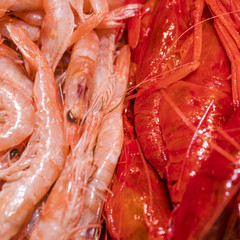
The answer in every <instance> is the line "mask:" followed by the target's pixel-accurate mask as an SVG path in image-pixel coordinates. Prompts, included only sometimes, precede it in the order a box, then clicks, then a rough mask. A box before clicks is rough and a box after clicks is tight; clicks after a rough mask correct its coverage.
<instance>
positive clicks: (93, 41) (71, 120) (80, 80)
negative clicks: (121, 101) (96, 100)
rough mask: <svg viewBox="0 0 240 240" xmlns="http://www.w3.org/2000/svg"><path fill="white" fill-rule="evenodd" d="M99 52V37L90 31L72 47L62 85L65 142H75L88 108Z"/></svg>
mask: <svg viewBox="0 0 240 240" xmlns="http://www.w3.org/2000/svg"><path fill="white" fill-rule="evenodd" d="M98 52H99V39H98V36H97V34H96V33H95V32H94V31H92V32H91V33H89V34H88V35H87V36H86V37H84V38H82V39H80V40H79V41H78V42H77V43H76V44H75V45H74V47H73V50H72V54H71V58H70V62H69V65H68V69H67V74H66V80H65V85H64V90H63V91H64V93H65V105H64V129H65V136H66V139H67V142H69V144H70V145H71V146H72V144H73V142H74V141H75V142H77V141H78V140H79V139H78V137H77V136H78V135H80V134H79V132H78V131H79V124H80V123H81V121H82V119H83V118H84V114H85V112H86V111H87V109H88V100H89V94H88V92H89V89H91V88H92V83H91V81H92V78H93V73H94V70H95V65H96V59H97V55H98Z"/></svg>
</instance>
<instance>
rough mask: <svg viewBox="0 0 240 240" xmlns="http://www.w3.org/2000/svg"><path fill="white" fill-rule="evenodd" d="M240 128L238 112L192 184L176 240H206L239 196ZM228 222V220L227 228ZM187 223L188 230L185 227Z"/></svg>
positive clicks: (177, 221) (180, 210)
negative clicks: (231, 203) (227, 207)
mask: <svg viewBox="0 0 240 240" xmlns="http://www.w3.org/2000/svg"><path fill="white" fill-rule="evenodd" d="M239 126H240V112H239V109H237V110H236V111H235V112H234V113H233V114H232V116H231V118H230V119H229V121H228V122H227V123H226V125H225V126H224V128H223V129H222V132H220V133H219V135H218V138H217V146H218V148H216V149H214V150H213V151H212V153H211V155H210V156H209V158H208V159H207V160H206V161H205V162H203V163H202V166H201V168H200V169H199V171H198V172H197V174H196V176H194V177H193V178H192V180H191V181H190V182H189V184H188V187H187V190H186V192H185V194H184V197H183V201H182V203H181V205H180V206H179V208H178V209H177V211H176V215H175V218H174V226H173V239H179V240H181V239H184V240H185V239H203V238H204V237H205V236H206V235H207V233H208V232H209V230H210V229H211V227H212V226H213V224H214V223H215V222H216V220H217V219H218V218H219V216H220V215H221V213H222V212H223V210H224V208H226V206H227V205H228V204H229V203H230V201H231V200H232V199H233V198H234V196H235V195H236V194H237V193H238V191H239V189H240V174H239V173H240V168H239V162H238V161H239V160H238V159H239V158H238V155H239V150H240V145H239V144H240V138H239V136H240V135H239V134H240V132H239V129H240V128H239ZM222 133H223V134H222ZM235 213H236V212H235ZM236 214H237V213H236ZM227 221H228V219H227V218H224V226H226V222H227ZM186 224H187V226H188V227H187V228H186V227H184V226H186ZM183 225H184V226H183ZM228 230H229V229H227V231H228ZM212 236H213V235H211V237H212ZM221 237H222V236H221Z"/></svg>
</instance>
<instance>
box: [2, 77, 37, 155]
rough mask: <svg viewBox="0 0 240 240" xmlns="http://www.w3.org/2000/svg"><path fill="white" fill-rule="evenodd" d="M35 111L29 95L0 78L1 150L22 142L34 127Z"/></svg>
mask: <svg viewBox="0 0 240 240" xmlns="http://www.w3.org/2000/svg"><path fill="white" fill-rule="evenodd" d="M34 125H35V112H34V108H33V106H32V103H31V101H30V99H29V98H28V97H25V96H24V95H23V94H22V93H21V91H20V90H19V89H16V88H14V87H13V86H11V85H10V84H9V83H7V82H6V81H3V80H2V79H1V80H0V151H3V150H6V149H8V148H10V147H13V146H16V145H18V144H20V143H21V142H22V141H23V140H24V139H26V138H27V137H28V136H29V135H30V134H31V133H32V132H33V129H34Z"/></svg>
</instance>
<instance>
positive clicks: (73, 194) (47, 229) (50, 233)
mask: <svg viewBox="0 0 240 240" xmlns="http://www.w3.org/2000/svg"><path fill="white" fill-rule="evenodd" d="M100 120H101V114H100V113H99V112H95V113H93V114H92V115H91V116H90V117H89V118H88V119H86V121H85V131H83V133H82V136H81V138H80V140H79V142H78V144H77V145H76V147H75V148H74V149H73V150H72V152H71V155H69V157H68V159H67V161H66V164H65V166H64V169H63V171H62V173H61V175H60V177H59V178H58V180H57V182H56V184H55V185H54V187H53V189H52V191H51V193H50V195H49V197H48V199H47V202H46V205H45V207H44V210H43V211H42V215H41V217H40V221H39V223H38V224H37V226H36V227H35V229H34V230H33V232H32V234H31V237H30V239H31V240H37V239H41V240H44V239H49V238H51V239H69V236H71V235H72V233H74V230H75V227H76V224H77V222H78V219H79V215H80V214H81V210H82V205H83V203H82V202H83V199H84V195H85V192H86V185H87V181H88V178H89V176H90V171H91V166H92V165H91V162H92V157H93V148H94V145H95V139H96V136H97V133H98V131H97V128H98V126H99V123H100Z"/></svg>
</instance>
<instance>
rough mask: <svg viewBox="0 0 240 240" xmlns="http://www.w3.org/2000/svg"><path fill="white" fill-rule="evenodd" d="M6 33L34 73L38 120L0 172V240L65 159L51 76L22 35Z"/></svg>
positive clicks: (22, 217)
mask: <svg viewBox="0 0 240 240" xmlns="http://www.w3.org/2000/svg"><path fill="white" fill-rule="evenodd" d="M8 30H9V32H10V36H11V38H12V39H13V41H14V42H15V43H16V45H17V46H18V48H19V49H20V51H21V52H22V53H23V55H24V56H25V57H26V58H27V60H28V61H29V62H30V64H31V65H33V67H35V68H36V69H37V73H36V78H35V82H34V91H33V95H34V99H35V104H36V108H37V113H36V114H37V117H38V119H37V127H36V130H35V132H34V134H33V135H32V136H31V138H30V140H29V143H28V145H27V148H26V149H25V151H24V152H23V154H22V156H21V157H20V159H19V160H18V161H17V162H16V163H14V164H12V165H11V166H10V167H9V168H7V169H3V170H2V171H0V176H1V178H2V179H5V180H7V182H6V183H5V184H4V185H3V187H2V191H1V192H0V225H1V228H0V239H1V240H5V239H6V240H8V239H10V238H11V237H12V236H14V235H15V234H17V233H18V232H19V230H20V229H21V227H22V225H23V224H24V221H25V220H26V218H27V217H28V216H30V215H31V214H32V212H33V211H34V207H35V205H36V204H37V203H38V202H39V201H40V200H41V199H42V197H43V196H44V195H45V194H46V193H47V192H48V190H49V189H50V187H51V186H52V184H53V183H54V181H55V180H56V179H57V177H58V176H59V174H60V172H61V170H62V168H63V165H64V161H65V157H66V147H65V144H64V134H63V122H62V117H61V112H60V109H59V106H58V102H57V91H56V82H55V79H54V76H53V72H52V70H51V69H50V68H49V66H48V64H47V62H46V60H45V59H44V58H43V57H42V55H41V53H40V51H39V49H38V47H37V46H36V45H35V44H34V43H32V42H31V40H30V39H29V37H28V36H27V35H26V34H25V33H24V31H22V30H21V29H16V28H14V27H13V26H11V25H8Z"/></svg>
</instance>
